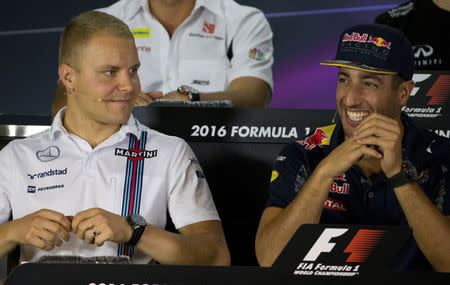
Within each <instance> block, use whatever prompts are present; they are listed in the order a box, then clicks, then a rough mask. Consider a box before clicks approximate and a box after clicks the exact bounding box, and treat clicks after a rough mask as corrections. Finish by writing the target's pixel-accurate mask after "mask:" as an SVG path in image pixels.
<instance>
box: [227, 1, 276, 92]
mask: <svg viewBox="0 0 450 285" xmlns="http://www.w3.org/2000/svg"><path fill="white" fill-rule="evenodd" d="M236 15H238V16H234V17H232V18H231V19H232V20H231V21H232V22H231V23H229V24H230V25H232V29H231V30H232V31H233V32H232V35H231V37H232V38H231V49H232V54H233V57H232V58H231V69H230V70H229V74H228V78H229V81H230V82H231V81H233V80H234V79H236V78H239V77H244V76H251V77H256V78H259V79H262V80H264V81H265V82H267V84H269V86H270V88H271V89H273V78H272V64H273V43H272V37H273V34H272V30H271V28H270V25H269V22H268V21H267V19H266V18H265V16H264V14H263V13H262V12H261V11H260V10H258V9H255V8H251V7H245V6H241V11H239V12H237V13H236Z"/></svg>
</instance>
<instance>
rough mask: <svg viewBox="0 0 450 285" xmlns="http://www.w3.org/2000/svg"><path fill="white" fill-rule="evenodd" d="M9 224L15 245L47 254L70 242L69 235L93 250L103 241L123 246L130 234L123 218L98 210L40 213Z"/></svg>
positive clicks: (44, 210)
mask: <svg viewBox="0 0 450 285" xmlns="http://www.w3.org/2000/svg"><path fill="white" fill-rule="evenodd" d="M11 223H12V225H11V226H12V228H11V231H12V234H13V240H14V242H15V243H17V244H31V245H34V246H36V247H38V248H41V249H44V250H47V251H48V250H52V249H53V248H54V247H55V246H61V245H62V244H63V241H69V239H70V232H72V231H73V232H74V233H76V234H77V235H78V237H79V238H80V239H82V240H85V241H86V242H87V243H89V244H95V245H96V246H102V245H103V244H104V243H105V241H112V242H116V243H126V242H127V241H129V240H130V239H131V236H132V233H133V231H132V229H131V227H130V225H129V224H128V222H127V221H126V219H125V218H124V217H122V216H119V215H116V214H114V213H111V212H108V211H106V210H103V209H100V208H91V209H88V210H85V211H82V212H79V213H77V214H76V215H75V216H65V215H63V214H62V213H59V212H56V211H53V210H47V209H43V210H39V211H37V212H34V213H31V214H29V215H27V216H24V217H22V218H20V219H17V220H13V221H11Z"/></svg>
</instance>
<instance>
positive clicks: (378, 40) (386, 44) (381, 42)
mask: <svg viewBox="0 0 450 285" xmlns="http://www.w3.org/2000/svg"><path fill="white" fill-rule="evenodd" d="M367 42H368V43H372V44H374V45H376V46H377V47H385V48H387V49H391V42H387V41H385V40H384V39H383V38H380V37H376V38H375V37H372V36H370V37H369V40H367Z"/></svg>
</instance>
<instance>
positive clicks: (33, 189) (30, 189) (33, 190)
mask: <svg viewBox="0 0 450 285" xmlns="http://www.w3.org/2000/svg"><path fill="white" fill-rule="evenodd" d="M61 188H64V184H57V185H49V186H44V187H39V188H37V187H36V186H28V188H27V193H36V191H38V192H40V191H49V190H55V189H61Z"/></svg>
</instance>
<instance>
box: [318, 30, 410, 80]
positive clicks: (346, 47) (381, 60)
mask: <svg viewBox="0 0 450 285" xmlns="http://www.w3.org/2000/svg"><path fill="white" fill-rule="evenodd" d="M320 64H322V65H333V66H342V67H349V68H354V69H359V70H364V71H368V72H375V73H380V74H398V75H400V76H401V77H403V78H404V79H406V80H411V79H412V76H413V73H414V52H413V49H412V46H411V43H410V41H409V40H408V39H407V38H406V36H405V35H404V34H403V33H402V32H401V31H399V30H397V29H394V28H391V27H389V26H386V25H380V24H365V25H357V26H353V27H351V28H349V29H346V30H345V31H344V32H343V33H342V34H341V36H340V38H339V46H338V50H337V52H336V57H335V58H334V60H328V61H323V62H321V63H320Z"/></svg>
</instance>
